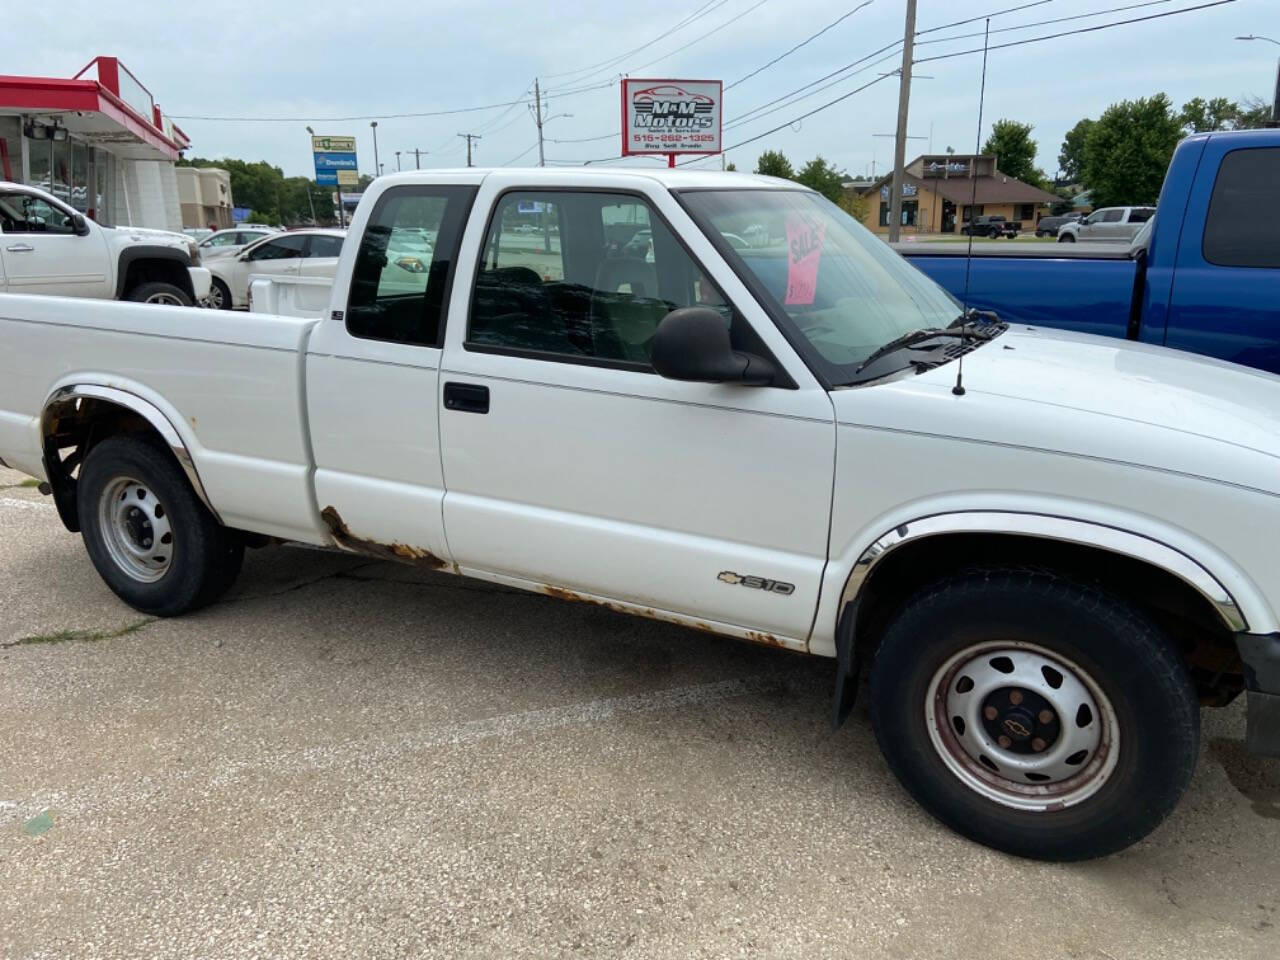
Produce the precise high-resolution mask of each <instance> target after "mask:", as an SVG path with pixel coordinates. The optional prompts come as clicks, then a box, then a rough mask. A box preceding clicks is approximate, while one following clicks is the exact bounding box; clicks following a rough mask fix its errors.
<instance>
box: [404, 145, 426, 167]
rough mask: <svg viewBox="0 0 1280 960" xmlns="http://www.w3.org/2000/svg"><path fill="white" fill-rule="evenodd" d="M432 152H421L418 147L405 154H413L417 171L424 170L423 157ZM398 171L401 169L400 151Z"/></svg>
mask: <svg viewBox="0 0 1280 960" xmlns="http://www.w3.org/2000/svg"><path fill="white" fill-rule="evenodd" d="M430 152H431V151H430V150H419V149H418V148H417V147H414V148H413V149H412V150H406V151H405V153H412V154H413V169H415V170H421V169H422V158H423V156H425V155H426V154H428V153H430ZM396 169H397V170H399V169H400V151H399V150H397V151H396Z"/></svg>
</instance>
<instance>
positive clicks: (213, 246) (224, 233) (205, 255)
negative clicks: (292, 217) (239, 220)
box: [200, 226, 280, 261]
mask: <svg viewBox="0 0 1280 960" xmlns="http://www.w3.org/2000/svg"><path fill="white" fill-rule="evenodd" d="M279 232H280V231H279V230H276V229H275V228H273V227H248V226H239V227H229V228H227V229H226V230H218V231H217V232H215V233H213V234H210V235H209V236H207V237H205V238H204V239H203V240H201V241H200V255H201V257H202V259H204V260H206V261H207V260H217V259H219V258H221V257H228V256H231V255H232V254H236V253H239V252H240V251H241V250H243V249H244V248H245V247H247V246H249V244H251V243H256V242H257V241H259V240H261V239H262V238H263V237H271V236H275V235H276V234H277V233H279Z"/></svg>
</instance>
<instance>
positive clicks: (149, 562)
mask: <svg viewBox="0 0 1280 960" xmlns="http://www.w3.org/2000/svg"><path fill="white" fill-rule="evenodd" d="M98 521H99V522H98V527H99V529H100V530H101V531H102V540H103V543H104V545H105V546H106V548H107V553H108V554H109V555H110V556H111V560H112V562H113V563H114V564H115V565H116V567H118V568H119V569H120V570H122V571H123V572H124V573H126V574H127V575H128V576H130V577H132V578H133V579H134V580H137V581H139V582H141V583H155V582H156V581H157V580H159V579H160V578H161V577H163V576H164V575H165V574H166V573H168V572H169V567H170V566H171V565H172V563H173V529H172V527H171V526H170V523H169V512H168V510H166V509H165V506H164V504H162V503H161V502H160V501H159V500H158V499H157V498H156V495H155V494H154V493H153V492H152V491H151V488H150V487H148V486H147V485H146V484H144V483H141V482H140V481H138V480H135V479H133V478H132V477H116V478H115V479H113V480H111V481H110V482H109V483H108V484H107V485H106V486H105V487H104V488H103V490H102V495H101V496H100V497H99V498H98Z"/></svg>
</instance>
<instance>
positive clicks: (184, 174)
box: [176, 167, 231, 229]
mask: <svg viewBox="0 0 1280 960" xmlns="http://www.w3.org/2000/svg"><path fill="white" fill-rule="evenodd" d="M176 172H177V175H178V202H179V203H180V205H181V207H182V225H183V226H184V227H216V228H218V229H221V228H223V227H229V226H231V174H229V173H228V172H227V171H226V170H223V169H221V168H220V167H178V168H176Z"/></svg>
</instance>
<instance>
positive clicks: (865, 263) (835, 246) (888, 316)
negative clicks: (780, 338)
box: [680, 190, 960, 384]
mask: <svg viewBox="0 0 1280 960" xmlns="http://www.w3.org/2000/svg"><path fill="white" fill-rule="evenodd" d="M680 199H681V201H682V202H683V203H684V204H685V207H686V209H688V210H689V212H690V213H691V215H692V216H693V217H694V219H695V220H696V221H697V222H698V225H699V226H700V227H701V228H702V229H703V230H704V231H705V232H706V233H707V234H708V235H709V236H710V237H711V239H712V240H713V242H716V243H717V246H718V247H719V248H720V250H721V251H722V252H723V253H724V254H725V256H726V258H727V259H728V260H729V262H730V264H731V265H732V266H733V267H734V269H735V271H736V272H737V273H738V275H739V276H740V277H741V278H742V280H743V282H744V283H746V285H747V286H748V287H749V288H750V289H751V290H752V292H753V293H755V295H756V296H757V297H759V298H760V300H761V301H762V302H763V304H764V306H765V308H766V309H767V310H769V312H770V313H772V314H773V316H774V318H775V320H777V321H778V322H779V323H782V324H784V325H789V326H790V327H791V330H790V331H788V332H789V333H791V334H799V336H798V337H797V336H794V335H792V336H790V337H789V339H790V340H791V341H792V343H793V344H795V345H796V347H797V349H799V350H801V351H802V352H803V353H805V354H806V356H805V359H806V361H807V362H809V363H810V365H811V366H816V367H817V368H819V369H820V370H821V371H822V373H823V375H825V376H826V378H827V379H828V380H829V381H830V382H831V383H833V384H848V383H852V382H854V379H855V375H856V374H857V372H858V369H859V367H860V366H861V365H862V364H863V362H864V361H865V360H866V359H867V358H868V357H869V356H871V354H873V353H874V352H875V351H876V350H877V349H879V348H880V347H882V346H884V345H885V344H887V343H890V342H891V341H894V340H896V339H898V338H900V337H902V336H904V335H906V334H908V333H911V332H912V331H916V330H921V329H930V328H945V327H946V326H947V325H948V324H950V323H951V322H952V321H953V320H955V319H956V317H957V316H958V314H959V313H960V304H959V303H957V302H956V300H955V299H954V298H952V297H951V295H950V294H948V293H947V292H946V291H945V290H943V289H942V287H940V286H938V285H937V284H936V283H934V282H933V281H932V280H930V279H929V278H928V277H926V276H925V275H924V274H923V273H921V272H920V271H919V270H917V269H916V268H915V267H912V266H911V265H910V264H908V263H907V262H906V261H905V260H903V259H902V258H901V257H899V256H898V255H897V254H896V253H894V252H893V251H892V250H891V249H889V247H888V245H887V244H885V243H884V241H882V240H880V239H879V238H878V237H876V236H875V235H874V234H873V233H871V231H869V230H867V229H866V228H865V227H864V226H862V224H860V223H858V222H857V221H856V220H854V219H853V217H851V216H849V215H848V214H847V213H845V212H844V211H843V210H841V209H840V208H839V207H837V206H836V205H835V204H833V203H831V202H830V201H828V200H826V199H825V198H823V197H821V196H819V195H818V194H816V193H810V192H807V191H801V190H697V191H692V190H689V191H682V192H681V193H680Z"/></svg>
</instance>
